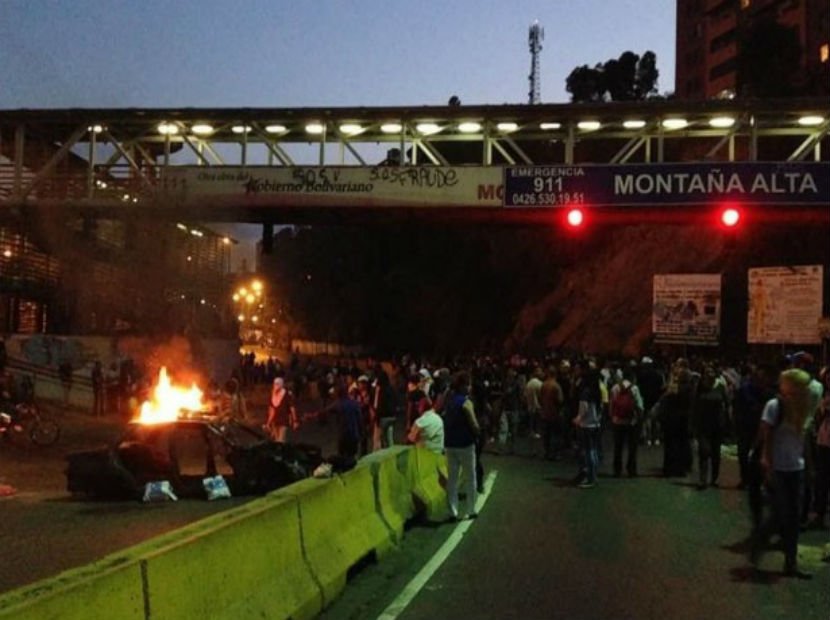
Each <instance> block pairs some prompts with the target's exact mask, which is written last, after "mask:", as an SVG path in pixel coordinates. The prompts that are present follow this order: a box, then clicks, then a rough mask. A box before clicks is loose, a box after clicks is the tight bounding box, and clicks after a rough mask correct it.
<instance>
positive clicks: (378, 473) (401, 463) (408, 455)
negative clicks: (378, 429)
mask: <svg viewBox="0 0 830 620" xmlns="http://www.w3.org/2000/svg"><path fill="white" fill-rule="evenodd" d="M413 459H414V457H413V451H412V448H409V447H406V446H395V447H392V448H387V449H385V450H381V451H379V452H373V453H372V454H370V455H369V456H366V457H364V458H363V459H361V461H360V462H361V464H362V465H365V466H367V467H369V468H370V470H371V471H372V477H373V479H374V485H375V502H376V508H377V510H378V511H379V512H380V515H381V517H382V518H383V520H384V522H385V523H386V524H387V525H388V526H389V528H390V529H391V530H392V532H393V538H394V541H395V542H396V543H397V542H400V540H401V539H402V538H403V530H404V525H405V524H406V522H407V521H408V520H409V519H411V518H412V517H413V516H414V515H415V502H414V500H413V496H412V490H413V488H412V477H411V476H410V475H409V468H410V461H411V460H413Z"/></svg>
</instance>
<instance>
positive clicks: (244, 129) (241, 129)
mask: <svg viewBox="0 0 830 620" xmlns="http://www.w3.org/2000/svg"><path fill="white" fill-rule="evenodd" d="M231 131H232V132H234V133H235V134H243V133H248V132H249V131H251V126H250V125H234V126H233V127H231Z"/></svg>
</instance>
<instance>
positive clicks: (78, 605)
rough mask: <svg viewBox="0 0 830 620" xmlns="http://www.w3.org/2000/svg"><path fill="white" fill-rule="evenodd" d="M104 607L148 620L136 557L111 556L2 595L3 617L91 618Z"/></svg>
mask: <svg viewBox="0 0 830 620" xmlns="http://www.w3.org/2000/svg"><path fill="white" fill-rule="evenodd" d="M100 610H106V613H107V616H109V617H111V618H119V619H120V618H123V619H124V620H144V618H145V613H144V595H143V592H142V587H141V566H140V564H139V562H138V560H137V559H136V558H132V557H129V556H125V555H114V556H108V557H106V558H104V559H102V560H99V561H98V562H95V563H93V564H89V565H87V566H82V567H80V568H75V569H72V570H69V571H66V572H64V573H61V574H60V575H58V576H57V577H53V578H51V579H44V580H43V581H39V582H37V583H35V584H32V585H30V586H25V587H23V588H18V589H17V590H12V591H11V592H8V593H6V594H4V595H2V596H0V618H3V619H7V618H14V619H15V620H88V619H89V618H92V617H94V616H96V615H97V614H98V613H100Z"/></svg>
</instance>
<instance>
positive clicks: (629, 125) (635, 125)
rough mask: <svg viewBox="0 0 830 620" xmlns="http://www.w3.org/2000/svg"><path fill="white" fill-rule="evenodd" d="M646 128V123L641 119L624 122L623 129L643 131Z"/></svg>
mask: <svg viewBox="0 0 830 620" xmlns="http://www.w3.org/2000/svg"><path fill="white" fill-rule="evenodd" d="M645 126H646V122H645V121H644V120H641V119H630V120H627V121H623V127H625V128H626V129H642V128H643V127H645Z"/></svg>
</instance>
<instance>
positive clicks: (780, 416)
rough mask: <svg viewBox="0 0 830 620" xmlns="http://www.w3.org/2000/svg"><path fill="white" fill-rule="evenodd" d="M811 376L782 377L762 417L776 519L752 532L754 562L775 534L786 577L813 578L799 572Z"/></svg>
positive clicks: (765, 467)
mask: <svg viewBox="0 0 830 620" xmlns="http://www.w3.org/2000/svg"><path fill="white" fill-rule="evenodd" d="M809 385H810V375H809V373H807V372H805V371H803V370H800V369H797V368H792V369H790V370H785V371H784V372H782V373H781V376H780V380H779V385H778V398H774V399H772V400H770V401H769V402H767V404H766V406H765V407H764V413H763V416H762V418H761V437H762V439H761V441H762V446H763V448H762V452H761V470H762V472H763V474H764V478H765V480H766V484H767V486H768V487H769V488H770V490H771V498H772V518H770V519H768V520H766V521H764V522H762V523H761V524H760V526H759V527H758V528H757V529H756V531H755V532H753V536H752V550H751V554H750V562H751V563H752V564H753V566H757V565H758V562H759V560H760V556H761V552H762V550H763V548H764V546H765V545H766V543H767V541H768V540H769V537H770V535H771V534H772V533H773V532H774V531H776V530H777V531H778V532H779V533H780V535H781V540H782V543H783V546H784V574H785V575H787V576H790V577H799V578H809V577H810V575H809V574H807V573H804V572H802V571H800V570H799V569H798V531H799V527H798V518H799V514H800V511H799V503H800V500H801V498H802V485H803V483H804V422H805V420H807V417H808V416H809V415H810V406H811V402H812V399H811V394H810V387H809Z"/></svg>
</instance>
